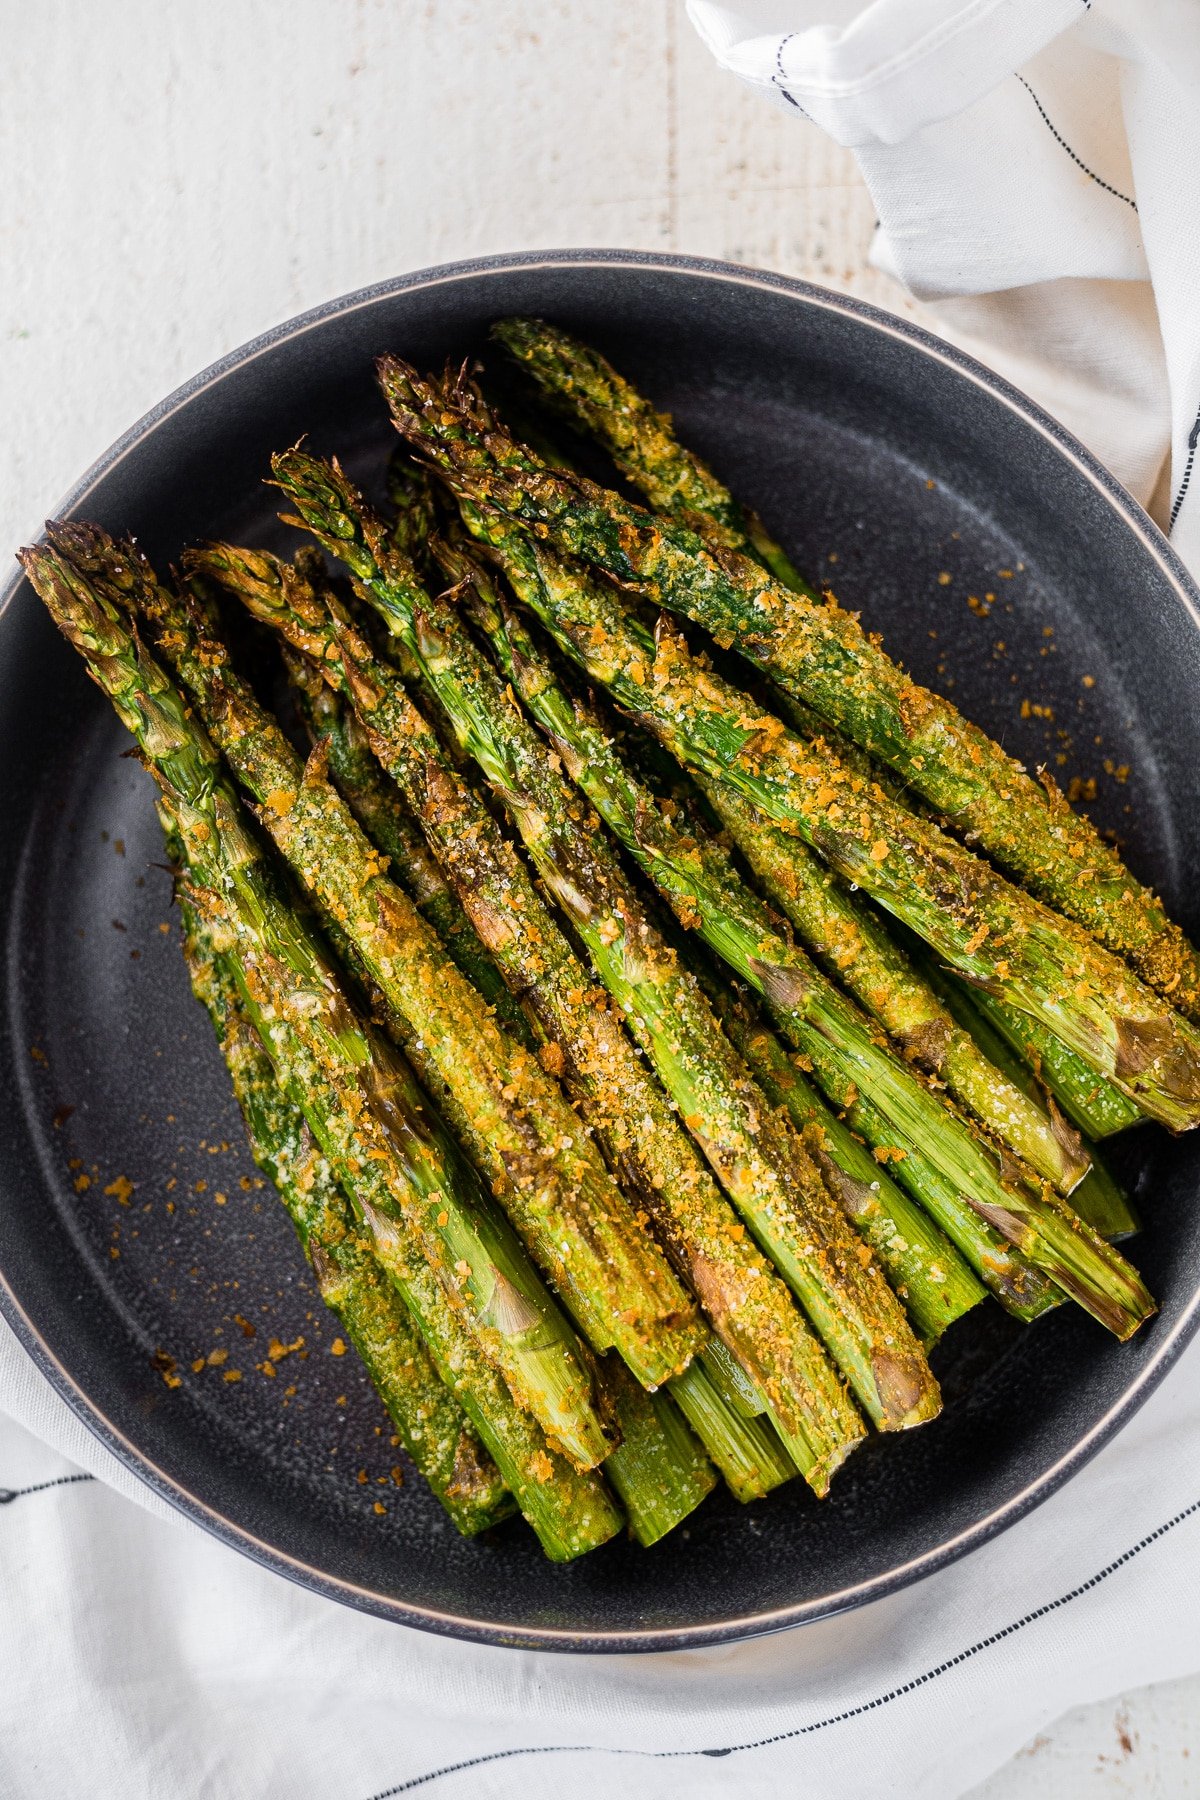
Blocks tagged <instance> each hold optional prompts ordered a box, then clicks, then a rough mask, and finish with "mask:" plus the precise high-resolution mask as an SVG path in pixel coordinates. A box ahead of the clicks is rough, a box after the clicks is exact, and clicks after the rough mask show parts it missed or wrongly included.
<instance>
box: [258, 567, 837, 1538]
mask: <svg viewBox="0 0 1200 1800" xmlns="http://www.w3.org/2000/svg"><path fill="white" fill-rule="evenodd" d="M228 548H229V547H225V549H226V551H227V552H228ZM245 555H246V557H247V559H249V558H250V557H251V556H254V557H257V555H258V553H249V552H247V553H245ZM238 566H239V565H238V561H237V558H236V557H234V556H233V555H232V553H228V554H227V555H226V558H225V579H226V581H227V582H228V583H229V585H231V586H232V587H233V588H234V589H235V591H236V589H237V586H238V580H237V570H238ZM284 654H285V658H286V659H287V661H288V665H289V668H290V670H291V672H292V677H293V682H294V684H295V685H297V687H298V688H299V689H300V690H301V691H302V693H303V702H304V705H305V707H306V709H307V713H308V717H309V721H310V726H315V728H316V731H317V734H318V735H328V736H329V737H331V738H332V739H334V741H335V743H336V745H337V748H338V758H337V767H338V768H340V774H341V788H342V792H343V795H344V797H345V798H346V800H347V802H348V803H349V804H351V805H352V807H353V810H354V812H355V816H356V817H357V818H358V820H359V823H360V824H361V825H362V827H363V829H364V830H365V831H366V832H367V834H368V836H370V837H371V838H372V841H373V842H374V843H375V844H376V846H377V847H378V848H380V849H382V850H384V851H385V852H390V853H391V854H392V857H393V862H394V864H395V865H396V867H397V871H398V873H399V875H400V877H401V879H402V880H403V882H404V885H405V887H406V888H407V890H408V892H409V894H410V896H411V898H412V899H413V900H414V902H415V903H416V905H417V906H418V907H419V908H420V909H421V911H422V912H423V913H424V914H425V916H426V917H427V918H428V919H429V921H430V923H431V924H432V925H433V926H434V929H435V930H437V931H438V935H439V936H440V937H441V938H442V941H443V943H445V944H446V945H447V948H448V950H449V954H450V955H451V956H452V957H453V959H454V961H455V962H456V963H457V964H458V966H459V967H460V968H461V969H462V971H463V973H464V974H465V975H467V977H468V978H469V979H471V978H473V979H474V981H475V985H476V986H477V987H478V988H479V989H480V991H481V992H483V993H486V994H488V995H489V996H490V993H491V991H492V988H493V984H494V983H496V982H498V983H499V984H500V999H501V1000H504V1001H508V1002H509V1004H510V1005H511V1006H512V1010H513V1011H514V1013H515V1015H516V1020H517V1021H519V1022H524V1014H523V1013H521V1012H520V1011H519V1010H518V1009H517V1008H516V1006H515V1003H514V1002H513V1001H512V997H511V995H510V994H509V991H508V989H507V988H506V987H505V986H504V985H503V977H502V976H501V975H500V973H499V970H498V969H497V967H496V965H495V963H494V962H493V961H492V960H491V958H490V957H489V956H488V953H487V951H486V950H485V949H484V948H483V945H482V943H481V942H480V940H479V938H478V936H477V935H476V933H475V931H474V929H473V928H472V926H471V924H470V921H469V919H468V917H467V914H466V912H465V910H464V909H463V908H462V906H461V905H460V903H459V901H458V900H457V897H456V896H455V895H454V894H453V893H452V892H451V890H450V888H449V887H448V885H447V884H446V882H445V880H444V878H443V877H442V874H441V871H440V870H439V869H438V867H437V865H436V863H435V862H434V860H433V858H432V857H431V856H430V854H429V852H428V850H427V848H426V846H425V843H424V840H423V839H422V838H421V837H420V834H419V829H418V828H417V826H416V823H415V821H414V820H413V819H412V815H411V814H409V813H408V812H407V810H406V809H405V808H404V805H403V802H402V801H401V799H400V795H399V790H398V789H397V788H396V787H395V785H394V784H393V783H391V782H389V781H388V780H387V777H386V775H385V774H384V772H383V770H382V769H381V768H380V766H379V763H378V760H377V759H376V758H375V756H374V754H373V753H372V751H371V749H370V747H369V745H368V744H367V743H366V740H365V736H364V735H363V734H362V727H361V725H360V724H359V722H358V720H357V718H356V717H355V715H354V714H353V712H351V711H349V710H348V709H347V708H346V707H345V705H344V702H343V701H342V699H341V697H340V695H338V694H335V693H334V691H333V689H332V688H330V687H329V686H328V684H327V683H326V682H325V680H324V678H323V676H322V675H321V672H320V670H319V669H318V668H317V667H316V665H315V664H314V663H312V662H311V661H309V659H308V658H307V657H305V656H303V655H301V653H300V652H298V651H296V650H294V649H292V648H291V647H290V646H289V645H288V644H287V643H286V640H285V643H284ZM414 833H415V834H416V835H415V837H414V835H413V834H414ZM497 1010H498V1011H499V1010H500V1008H499V1007H498V1008H497ZM527 1028H528V1027H526V1029H527ZM643 1086H644V1087H649V1086H650V1084H649V1083H644V1084H643ZM642 1097H643V1098H644V1097H645V1096H644V1094H643V1096H642ZM439 1098H440V1095H439ZM656 1098H657V1096H656ZM663 1123H664V1124H665V1125H666V1126H667V1128H668V1129H671V1130H674V1129H675V1127H674V1126H673V1125H672V1123H671V1121H670V1120H669V1119H667V1118H666V1116H665V1114H664V1115H663ZM468 1130H469V1127H468ZM645 1135H646V1134H645V1133H644V1132H643V1134H642V1137H643V1141H644V1140H645ZM700 1173H701V1174H702V1172H700ZM758 1260H761V1259H758ZM682 1272H683V1273H685V1274H686V1273H688V1272H689V1271H688V1269H687V1268H684V1269H683V1270H682ZM768 1273H769V1271H768V1270H767V1268H766V1266H765V1265H763V1274H764V1275H766V1274H768ZM775 1285H778V1284H775ZM779 1300H780V1302H781V1303H782V1305H783V1306H784V1307H786V1306H787V1301H786V1296H784V1295H782V1294H780V1295H779ZM767 1311H768V1312H769V1311H770V1306H769V1305H768V1307H767ZM715 1341H718V1342H719V1340H715ZM734 1366H735V1367H736V1366H737V1365H734ZM606 1368H607V1370H608V1372H609V1377H610V1386H614V1385H615V1384H616V1382H617V1380H618V1379H619V1376H618V1375H616V1374H614V1373H613V1371H614V1370H615V1369H616V1368H617V1365H615V1364H613V1362H612V1359H611V1358H610V1359H609V1361H608V1364H607V1365H606ZM724 1374H725V1371H724V1369H723V1367H717V1366H714V1365H713V1362H712V1359H711V1357H710V1355H709V1352H708V1351H707V1350H706V1351H703V1352H702V1353H701V1356H700V1358H698V1359H697V1360H696V1362H694V1363H693V1364H691V1365H689V1369H688V1370H687V1371H685V1373H684V1374H683V1375H679V1376H673V1377H672V1378H671V1381H670V1382H669V1383H668V1384H667V1385H668V1388H669V1389H670V1392H671V1394H672V1395H673V1396H674V1397H675V1399H676V1401H678V1403H679V1404H680V1406H681V1407H682V1408H683V1410H684V1411H685V1413H686V1414H687V1416H688V1418H689V1419H692V1420H693V1421H694V1423H695V1427H696V1429H697V1431H698V1433H699V1435H700V1437H701V1439H702V1441H703V1443H704V1444H705V1446H706V1448H707V1449H708V1451H709V1454H710V1455H711V1456H712V1458H713V1460H714V1461H715V1462H716V1463H717V1466H718V1468H719V1469H720V1471H721V1473H722V1475H724V1477H725V1479H726V1481H727V1482H728V1484H729V1486H730V1487H731V1488H732V1490H733V1492H734V1493H735V1494H736V1496H737V1498H738V1499H739V1500H743V1501H745V1500H753V1499H758V1498H760V1497H761V1496H762V1495H763V1494H766V1493H768V1492H769V1491H770V1490H771V1489H772V1488H773V1487H776V1486H778V1485H779V1483H780V1482H782V1481H787V1480H789V1479H790V1478H791V1477H792V1476H794V1475H795V1474H796V1465H795V1464H794V1463H793V1462H792V1460H791V1459H790V1458H789V1457H788V1456H787V1454H786V1452H784V1451H783V1450H782V1448H781V1445H780V1443H779V1439H778V1436H777V1435H776V1433H775V1432H774V1431H772V1430H771V1428H770V1426H769V1425H764V1426H758V1425H753V1426H751V1425H748V1424H747V1423H746V1422H745V1421H744V1420H742V1419H740V1418H738V1417H736V1416H732V1415H730V1414H729V1413H728V1411H727V1409H726V1408H725V1407H724V1405H723V1404H722V1400H721V1394H720V1391H719V1390H720V1389H721V1388H722V1387H723V1386H724V1385H727V1383H726V1382H725V1381H724V1380H723V1377H724ZM714 1383H715V1386H716V1390H717V1391H714ZM635 1386H636V1384H634V1383H630V1382H625V1383H622V1384H621V1387H620V1389H619V1391H620V1393H621V1394H622V1395H623V1396H624V1402H623V1405H622V1407H621V1408H620V1410H619V1417H620V1425H621V1434H622V1443H621V1447H620V1448H619V1449H618V1450H616V1451H614V1452H613V1453H612V1454H611V1455H610V1457H609V1459H608V1461H607V1462H606V1464H605V1468H606V1470H607V1472H608V1474H609V1476H610V1477H611V1479H612V1480H613V1483H614V1486H616V1488H617V1491H618V1493H619V1494H620V1496H621V1498H622V1500H624V1501H625V1503H626V1507H627V1510H628V1512H629V1518H630V1528H631V1530H632V1531H633V1532H634V1535H635V1536H636V1537H637V1538H638V1540H639V1542H643V1543H649V1542H654V1541H657V1538H658V1537H659V1536H661V1535H662V1534H663V1531H664V1530H665V1529H668V1528H669V1527H668V1526H667V1525H666V1524H665V1520H666V1518H667V1514H668V1511H669V1509H670V1507H671V1506H672V1505H674V1506H678V1505H680V1504H681V1503H682V1502H684V1501H685V1500H687V1498H688V1496H689V1495H690V1494H692V1493H695V1492H698V1491H699V1488H700V1486H701V1479H700V1476H699V1474H698V1472H697V1470H696V1469H695V1468H694V1467H692V1466H691V1465H690V1464H688V1463H687V1461H686V1459H684V1461H683V1467H682V1468H679V1467H678V1466H677V1459H674V1458H672V1457H670V1456H669V1455H668V1453H669V1452H670V1451H671V1450H672V1446H681V1444H682V1440H681V1439H680V1436H679V1429H678V1425H677V1424H676V1423H673V1421H672V1416H671V1410H670V1405H669V1403H668V1402H667V1400H666V1398H665V1396H664V1395H661V1394H660V1395H658V1396H656V1397H655V1398H654V1401H653V1406H652V1407H651V1409H650V1410H649V1411H647V1409H646V1405H643V1404H642V1403H641V1402H638V1401H637V1400H635V1399H631V1398H630V1394H631V1391H632V1389H633V1388H634V1387H635ZM637 1391H638V1393H641V1392H642V1391H643V1390H641V1389H638V1390H637ZM647 1404H648V1403H647ZM764 1408H765V1402H761V1401H760V1404H759V1411H760V1412H761V1411H762V1410H764ZM633 1439H636V1442H631V1440H633ZM654 1445H657V1454H658V1457H659V1461H660V1463H661V1464H662V1465H663V1466H662V1469H661V1471H660V1473H659V1475H658V1476H657V1477H656V1481H657V1483H658V1484H659V1486H660V1487H661V1489H662V1497H661V1499H656V1500H655V1501H654V1503H653V1504H652V1505H651V1506H649V1507H647V1506H646V1505H645V1503H644V1499H642V1500H640V1499H639V1495H640V1494H641V1489H640V1488H635V1491H634V1492H632V1493H628V1492H627V1491H626V1488H625V1487H624V1486H623V1485H622V1481H621V1471H622V1469H623V1468H624V1466H625V1464H626V1462H627V1461H629V1460H632V1461H633V1463H634V1468H635V1470H640V1469H641V1468H642V1467H643V1466H645V1465H646V1463H647V1459H648V1458H649V1457H650V1455H651V1449H652V1446H654ZM804 1449H805V1446H804V1445H801V1450H802V1453H803V1451H804ZM680 1454H681V1455H682V1450H680ZM654 1491H656V1490H652V1492H654ZM705 1491H707V1490H706V1489H705ZM701 1497H702V1495H701ZM693 1503H698V1501H696V1502H693ZM671 1522H672V1524H673V1523H677V1522H678V1519H677V1518H672V1521H671Z"/></svg>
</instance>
